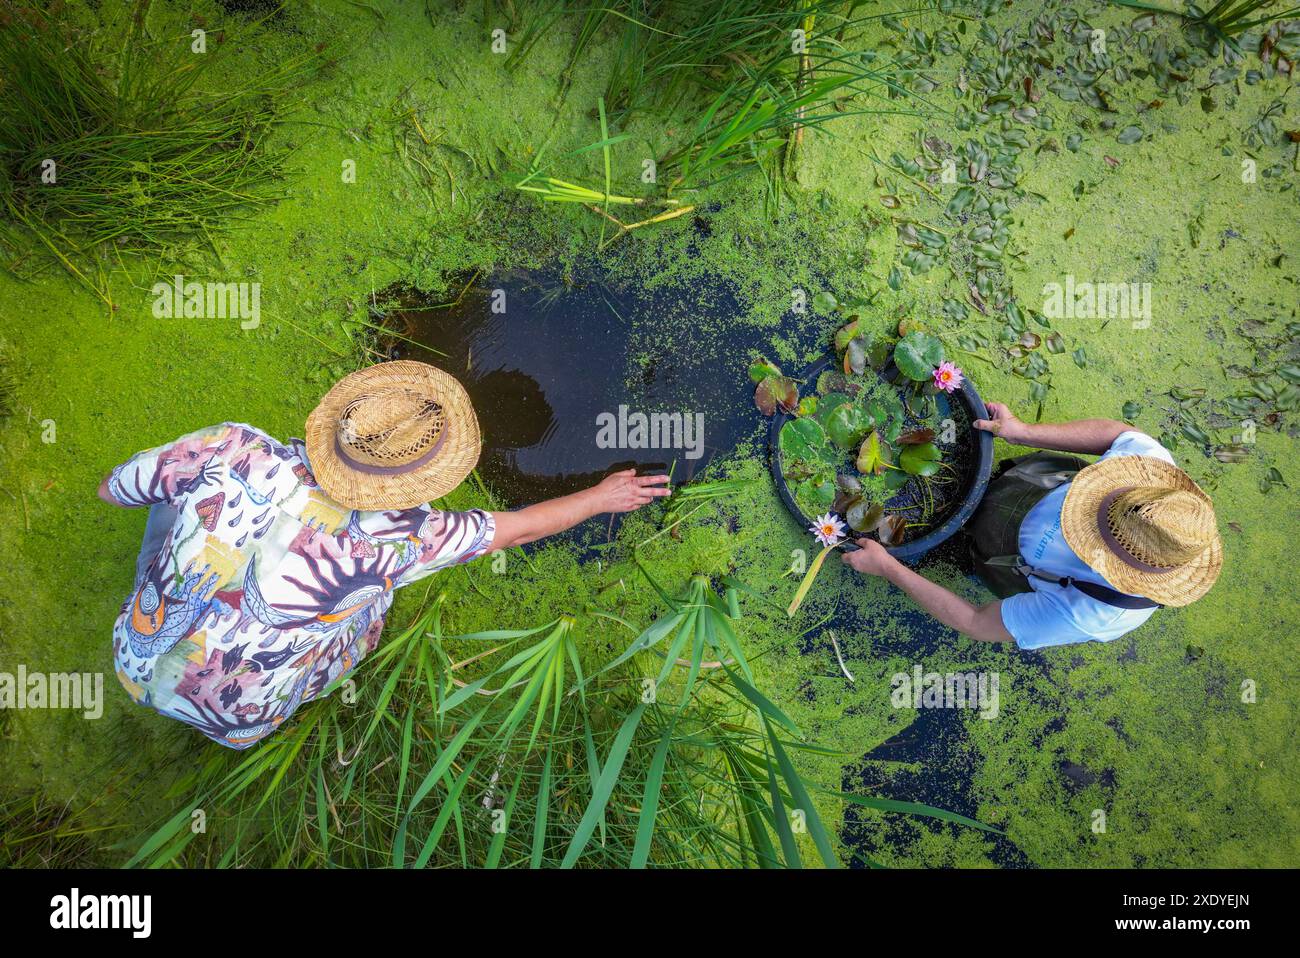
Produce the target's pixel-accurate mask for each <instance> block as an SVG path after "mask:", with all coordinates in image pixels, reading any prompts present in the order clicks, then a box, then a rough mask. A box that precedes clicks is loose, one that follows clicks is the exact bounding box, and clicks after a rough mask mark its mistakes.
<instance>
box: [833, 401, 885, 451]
mask: <svg viewBox="0 0 1300 958" xmlns="http://www.w3.org/2000/svg"><path fill="white" fill-rule="evenodd" d="M873 425H874V423H873V422H872V420H871V417H870V416H869V415H867V411H866V410H865V409H863V408H862V407H861V406H859V405H858V404H857V403H843V404H842V405H839V406H836V407H835V408H834V409H833V410H832V411H831V413H830V415H829V416H827V417H826V431H827V433H828V434H829V435H830V439H831V442H833V443H835V445H837V446H839V447H840V448H841V449H852V448H853V447H854V446H855V445H857V444H858V442H859V441H860V440H861V439H862V436H863V434H865V433H866V431H867V430H868V429H870V428H871V427H872V426H873Z"/></svg>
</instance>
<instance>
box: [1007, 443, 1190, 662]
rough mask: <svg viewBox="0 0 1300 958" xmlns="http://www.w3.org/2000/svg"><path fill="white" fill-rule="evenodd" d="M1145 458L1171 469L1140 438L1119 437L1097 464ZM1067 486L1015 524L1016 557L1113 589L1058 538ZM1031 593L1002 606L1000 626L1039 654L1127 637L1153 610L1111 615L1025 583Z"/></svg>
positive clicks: (1164, 455) (1088, 601)
mask: <svg viewBox="0 0 1300 958" xmlns="http://www.w3.org/2000/svg"><path fill="white" fill-rule="evenodd" d="M1111 456H1150V457H1152V458H1153V459H1163V460H1164V461H1165V462H1168V463H1170V464H1173V462H1174V457H1173V456H1171V455H1170V454H1169V450H1168V449H1166V448H1165V447H1164V446H1162V445H1160V443H1158V442H1156V441H1155V440H1154V439H1152V438H1151V437H1150V436H1148V435H1146V434H1145V433H1140V432H1135V431H1130V432H1125V433H1121V434H1120V435H1119V436H1118V437H1117V438H1116V439H1115V441H1114V442H1113V443H1112V444H1111V447H1110V449H1108V450H1106V454H1105V455H1104V456H1102V457H1101V458H1102V459H1109V458H1110V457H1111ZM1069 488H1070V484H1069V483H1068V482H1067V483H1065V484H1064V485H1061V486H1057V487H1056V488H1055V489H1053V490H1052V491H1051V492H1049V493H1048V494H1047V495H1045V496H1044V497H1043V498H1042V499H1040V500H1039V501H1038V503H1037V504H1036V505H1035V506H1034V508H1032V509H1030V510H1029V514H1028V515H1027V516H1025V519H1024V521H1023V522H1022V523H1021V524H1020V555H1021V556H1022V557H1023V558H1024V560H1025V562H1027V563H1029V564H1030V565H1031V566H1033V567H1034V568H1035V569H1038V570H1040V571H1042V572H1045V573H1048V574H1050V575H1054V576H1070V577H1071V578H1074V579H1079V580H1081V581H1084V582H1095V583H1097V584H1099V585H1104V586H1109V587H1110V588H1112V589H1113V588H1115V586H1114V584H1113V583H1110V582H1107V581H1106V580H1105V579H1104V578H1103V577H1102V575H1101V573H1099V572H1097V571H1095V570H1094V569H1092V568H1090V567H1088V566H1087V565H1085V564H1084V562H1083V560H1082V559H1080V558H1079V557H1078V556H1077V555H1075V554H1074V550H1073V549H1071V548H1070V547H1069V545H1067V544H1066V541H1065V536H1064V535H1062V534H1061V507H1062V506H1063V505H1064V504H1065V494H1066V492H1067V491H1068V490H1069ZM1029 586H1030V588H1032V589H1033V590H1034V591H1032V592H1022V593H1020V594H1018V595H1013V596H1011V597H1009V598H1006V599H1003V600H1002V607H1001V610H1002V624H1003V625H1004V626H1005V627H1006V630H1007V631H1008V632H1010V633H1011V636H1012V638H1014V639H1015V640H1016V645H1018V646H1020V648H1022V649H1041V648H1046V647H1047V646H1050V645H1070V644H1071V643H1074V642H1109V641H1111V640H1112V639H1118V638H1119V637H1120V636H1121V635H1124V634H1125V633H1126V632H1131V631H1133V630H1134V629H1136V628H1137V627H1138V626H1139V625H1141V624H1142V623H1143V622H1145V621H1146V620H1147V619H1149V618H1150V617H1151V613H1152V612H1154V611H1155V609H1117V608H1116V607H1115V606H1113V605H1107V604H1106V603H1105V602H1100V601H1098V600H1097V599H1094V598H1092V597H1090V596H1087V595H1084V594H1083V593H1082V592H1080V591H1079V590H1078V589H1076V588H1074V587H1073V586H1062V585H1059V584H1058V583H1056V582H1050V581H1048V580H1045V579H1039V578H1036V577H1034V576H1030V577H1029Z"/></svg>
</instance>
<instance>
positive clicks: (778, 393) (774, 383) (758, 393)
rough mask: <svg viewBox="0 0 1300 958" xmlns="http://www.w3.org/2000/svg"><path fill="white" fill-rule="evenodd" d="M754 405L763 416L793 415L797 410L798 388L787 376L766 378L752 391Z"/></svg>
mask: <svg viewBox="0 0 1300 958" xmlns="http://www.w3.org/2000/svg"><path fill="white" fill-rule="evenodd" d="M754 405H755V406H757V407H758V409H759V412H761V413H762V414H763V415H764V416H771V415H775V413H776V411H777V409H778V408H779V409H780V410H781V411H782V412H783V413H791V414H792V413H794V411H795V410H796V409H798V408H799V387H798V386H796V385H795V382H794V380H793V379H791V378H790V377H789V376H768V377H767V378H766V379H764V380H763V381H762V382H760V383H759V384H758V388H757V389H755V390H754Z"/></svg>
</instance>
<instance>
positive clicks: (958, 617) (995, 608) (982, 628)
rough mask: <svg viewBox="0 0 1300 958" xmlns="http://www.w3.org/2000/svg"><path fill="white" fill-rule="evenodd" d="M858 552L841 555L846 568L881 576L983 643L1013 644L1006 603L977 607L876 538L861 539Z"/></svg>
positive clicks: (952, 626) (916, 601) (933, 613)
mask: <svg viewBox="0 0 1300 958" xmlns="http://www.w3.org/2000/svg"><path fill="white" fill-rule="evenodd" d="M858 545H859V546H861V548H860V549H858V551H856V552H846V553H844V554H843V555H842V556H841V559H843V561H844V563H845V564H846V565H849V566H852V567H853V568H854V569H856V570H857V571H859V572H862V573H865V574H867V575H878V576H881V577H882V578H884V579H887V580H889V581H890V582H892V583H893V584H894V585H896V586H898V587H899V588H900V589H902V590H903V591H904V592H906V593H907V594H908V595H909V596H911V597H912V600H913V601H914V602H915V603H916V604H917V605H919V606H920V607H921V608H923V609H925V611H926V612H929V613H930V614H931V615H932V616H934V617H935V618H936V619H938V620H939V621H940V622H942V623H943V624H944V625H946V626H948V628H950V629H956V630H957V631H958V632H960V633H962V634H963V635H968V636H970V637H971V638H972V639H975V640H976V641H979V642H1012V641H1014V639H1013V638H1012V636H1011V633H1010V632H1008V631H1007V629H1006V626H1004V625H1003V624H1002V611H1001V607H1002V602H1001V601H1000V600H999V601H997V602H990V603H988V604H987V605H982V606H979V605H974V604H972V603H970V602H967V601H966V600H965V599H963V598H962V597H961V596H959V595H957V594H955V593H953V592H950V591H949V590H947V589H945V588H944V587H943V586H941V585H935V584H934V583H933V582H931V581H930V580H929V579H927V578H925V577H924V576H921V575H917V574H916V573H915V572H913V571H912V570H911V569H909V568H908V567H907V566H905V565H903V563H901V562H899V561H898V560H897V559H895V558H894V557H893V556H891V555H890V554H889V552H888V551H886V549H885V547H884V546H882V545H881V544H880V543H879V542H877V541H876V540H875V539H859V540H858Z"/></svg>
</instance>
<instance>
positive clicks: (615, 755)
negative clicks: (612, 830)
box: [560, 702, 646, 868]
mask: <svg viewBox="0 0 1300 958" xmlns="http://www.w3.org/2000/svg"><path fill="white" fill-rule="evenodd" d="M645 709H646V703H645V702H640V703H638V704H637V707H636V708H634V709H633V710H632V711H631V713H630V714H629V715H628V716H627V718H625V719H624V720H623V724H622V725H621V726H619V730H618V734H617V735H615V736H614V744H613V745H611V746H610V748H609V755H608V756H607V757H606V758H605V765H604V767H603V768H601V770H600V775H599V777H598V778H597V779H596V784H595V786H594V787H593V789H592V794H591V800H590V801H589V802H588V803H587V808H586V811H584V812H583V814H582V820H581V821H580V822H578V827H577V828H575V829H574V830H573V838H572V839H570V840H569V848H568V850H567V851H566V852H565V853H564V860H563V861H562V862H561V863H560V867H561V868H572V867H573V866H574V865H575V864H576V863H577V861H578V859H579V858H580V857H581V855H582V852H583V850H584V849H585V848H586V847H587V842H589V841H590V840H591V833H592V832H593V831H595V830H596V823H597V822H598V821H600V819H601V818H602V817H603V816H604V814H605V806H606V805H608V804H609V798H610V796H611V795H613V794H614V786H615V785H616V784H617V783H618V776H619V773H620V772H621V771H622V770H623V761H624V759H626V758H627V750H628V748H629V747H630V746H631V744H632V737H633V736H634V735H635V734H636V729H637V726H638V725H640V724H641V716H642V715H643V714H645Z"/></svg>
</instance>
